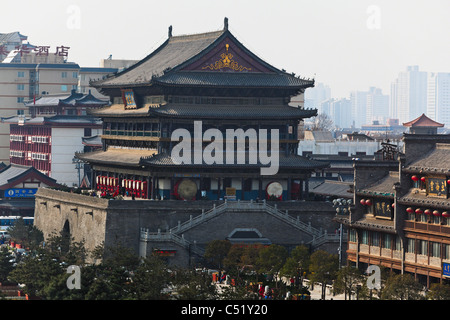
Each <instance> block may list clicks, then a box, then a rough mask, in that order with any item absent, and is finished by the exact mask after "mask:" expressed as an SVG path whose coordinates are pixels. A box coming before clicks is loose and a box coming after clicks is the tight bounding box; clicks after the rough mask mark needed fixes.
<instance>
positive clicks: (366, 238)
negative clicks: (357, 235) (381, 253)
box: [361, 230, 369, 244]
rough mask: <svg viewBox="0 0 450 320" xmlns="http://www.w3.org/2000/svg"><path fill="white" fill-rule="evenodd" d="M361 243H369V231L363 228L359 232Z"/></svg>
mask: <svg viewBox="0 0 450 320" xmlns="http://www.w3.org/2000/svg"><path fill="white" fill-rule="evenodd" d="M361 243H362V244H369V231H367V230H363V231H362V232H361Z"/></svg>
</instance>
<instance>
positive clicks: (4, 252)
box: [0, 247, 14, 283]
mask: <svg viewBox="0 0 450 320" xmlns="http://www.w3.org/2000/svg"><path fill="white" fill-rule="evenodd" d="M12 258H13V257H12V255H11V253H10V252H9V251H8V249H7V248H6V247H2V248H1V250H0V282H1V283H4V282H6V281H7V279H8V275H9V273H10V272H11V271H12V270H14V266H13V263H14V262H12V261H11V260H12Z"/></svg>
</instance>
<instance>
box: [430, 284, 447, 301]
mask: <svg viewBox="0 0 450 320" xmlns="http://www.w3.org/2000/svg"><path fill="white" fill-rule="evenodd" d="M426 297H427V299H429V300H450V286H449V285H448V284H443V283H433V284H431V286H430V290H429V291H428V292H427V294H426Z"/></svg>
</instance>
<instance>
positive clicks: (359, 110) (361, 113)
mask: <svg viewBox="0 0 450 320" xmlns="http://www.w3.org/2000/svg"><path fill="white" fill-rule="evenodd" d="M367 94H368V93H367V91H352V92H351V93H350V103H351V119H352V121H353V125H354V127H356V128H361V126H362V125H363V124H366V114H367Z"/></svg>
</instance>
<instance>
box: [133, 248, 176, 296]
mask: <svg viewBox="0 0 450 320" xmlns="http://www.w3.org/2000/svg"><path fill="white" fill-rule="evenodd" d="M170 277H171V273H170V272H169V270H168V268H167V265H166V263H165V262H164V261H163V260H162V259H161V258H160V257H158V256H149V257H146V258H144V259H143V261H142V263H141V264H140V265H139V266H138V268H137V269H136V271H135V272H134V276H133V277H132V279H133V280H132V285H131V290H132V294H133V296H134V298H136V299H138V300H162V299H167V294H166V293H164V290H165V289H167V288H168V285H169V284H170V282H171V279H170Z"/></svg>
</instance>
